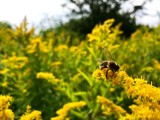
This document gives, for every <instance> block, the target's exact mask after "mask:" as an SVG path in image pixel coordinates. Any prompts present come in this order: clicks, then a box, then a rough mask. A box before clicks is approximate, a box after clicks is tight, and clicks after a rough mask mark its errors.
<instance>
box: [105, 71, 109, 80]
mask: <svg viewBox="0 0 160 120" xmlns="http://www.w3.org/2000/svg"><path fill="white" fill-rule="evenodd" d="M108 70H109V69H107V70H106V78H107V77H108Z"/></svg>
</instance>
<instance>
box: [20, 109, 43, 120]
mask: <svg viewBox="0 0 160 120" xmlns="http://www.w3.org/2000/svg"><path fill="white" fill-rule="evenodd" d="M20 120H42V118H41V112H40V111H38V110H34V111H33V112H31V113H28V114H25V115H22V116H21V118H20Z"/></svg>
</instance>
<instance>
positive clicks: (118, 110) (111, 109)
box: [97, 96, 126, 117]
mask: <svg viewBox="0 0 160 120" xmlns="http://www.w3.org/2000/svg"><path fill="white" fill-rule="evenodd" d="M97 101H98V103H100V104H101V105H102V106H101V108H102V111H103V114H105V115H110V114H115V115H117V116H118V117H119V115H120V114H121V115H124V114H126V111H125V110H124V109H123V108H122V107H120V106H118V105H116V104H114V103H113V102H112V101H110V100H109V99H107V98H105V97H102V96H97Z"/></svg>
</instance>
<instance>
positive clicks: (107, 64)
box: [99, 61, 119, 78]
mask: <svg viewBox="0 0 160 120" xmlns="http://www.w3.org/2000/svg"><path fill="white" fill-rule="evenodd" d="M99 67H100V69H101V70H102V69H104V68H107V70H106V78H107V77H108V71H109V70H111V71H112V73H113V74H112V76H113V75H114V73H115V72H117V71H118V70H119V65H118V64H117V63H116V62H115V61H102V62H101V63H100V65H99ZM112 76H111V77H112Z"/></svg>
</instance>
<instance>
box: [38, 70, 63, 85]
mask: <svg viewBox="0 0 160 120" xmlns="http://www.w3.org/2000/svg"><path fill="white" fill-rule="evenodd" d="M37 78H41V79H46V80H48V82H50V83H53V84H55V83H57V82H61V80H59V79H57V78H56V77H55V76H53V74H52V73H48V72H39V73H37Z"/></svg>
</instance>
